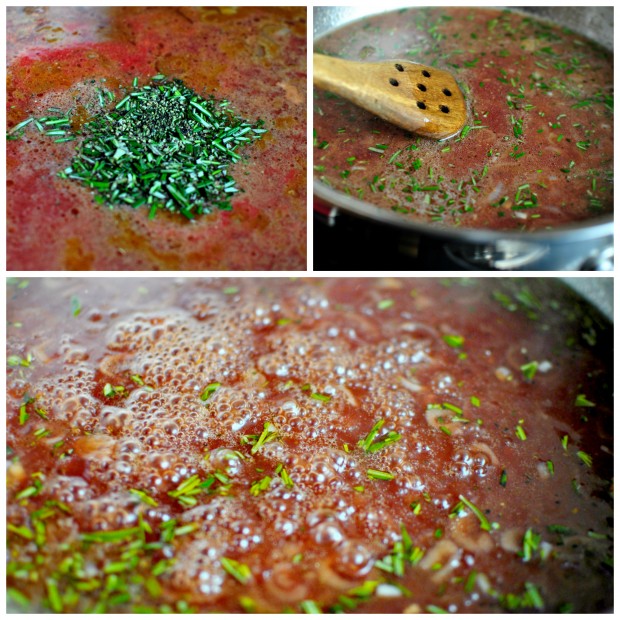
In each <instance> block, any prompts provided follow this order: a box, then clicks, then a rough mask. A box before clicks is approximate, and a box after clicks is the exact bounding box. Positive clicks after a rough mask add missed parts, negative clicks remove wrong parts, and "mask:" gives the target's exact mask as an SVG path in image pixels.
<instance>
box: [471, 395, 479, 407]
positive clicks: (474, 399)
mask: <svg viewBox="0 0 620 620" xmlns="http://www.w3.org/2000/svg"><path fill="white" fill-rule="evenodd" d="M469 401H470V402H471V404H472V405H473V406H474V407H480V399H479V398H478V397H477V396H472V397H471V398H470V399H469Z"/></svg>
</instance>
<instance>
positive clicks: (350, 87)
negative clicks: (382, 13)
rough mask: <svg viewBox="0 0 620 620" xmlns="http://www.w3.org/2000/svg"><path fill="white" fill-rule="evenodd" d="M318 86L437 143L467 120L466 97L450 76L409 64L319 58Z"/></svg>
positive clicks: (316, 65)
mask: <svg viewBox="0 0 620 620" xmlns="http://www.w3.org/2000/svg"><path fill="white" fill-rule="evenodd" d="M313 60H314V73H313V75H314V85H315V86H317V87H318V88H320V89H323V90H328V91H330V92H332V93H334V94H336V95H340V96H341V97H344V98H345V99H347V100H349V101H351V102H352V103H354V104H356V105H358V106H360V107H362V108H364V109H365V110H368V111H369V112H372V113H373V114H376V115H377V116H379V117H380V118H382V119H384V120H386V121H388V122H390V123H393V124H394V125H397V126H398V127H401V128H403V129H406V130H408V131H411V132H413V133H416V134H418V135H421V136H424V137H426V138H433V139H435V140H443V139H445V138H449V137H451V136H454V135H455V134H457V133H458V132H459V131H461V129H462V128H463V126H464V125H465V121H466V119H467V107H466V105H465V99H464V97H463V93H462V92H461V89H460V88H459V86H458V84H457V83H456V80H455V79H454V76H453V75H452V74H451V73H448V72H447V71H443V70H441V69H437V68H435V67H428V66H426V65H420V64H417V63H414V62H411V61H408V60H384V61H381V62H355V61H352V60H343V59H342V58H334V57H332V56H325V55H323V54H314V57H313Z"/></svg>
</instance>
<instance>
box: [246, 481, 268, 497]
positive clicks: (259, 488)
mask: <svg viewBox="0 0 620 620" xmlns="http://www.w3.org/2000/svg"><path fill="white" fill-rule="evenodd" d="M270 484H271V476H265V477H264V478H262V479H261V480H257V481H256V482H253V483H252V484H251V486H250V494H251V495H254V497H257V496H258V495H260V494H261V493H262V492H263V491H266V490H267V489H268V488H269V486H270Z"/></svg>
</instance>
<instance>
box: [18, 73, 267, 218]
mask: <svg viewBox="0 0 620 620" xmlns="http://www.w3.org/2000/svg"><path fill="white" fill-rule="evenodd" d="M121 90H122V91H123V92H124V95H125V96H122V97H121V99H120V101H119V102H118V103H116V104H115V105H112V106H111V107H108V106H110V104H111V103H112V102H114V100H115V95H114V93H112V92H110V91H107V90H106V89H102V88H97V89H96V92H97V95H98V99H99V108H98V112H97V113H96V114H95V116H94V117H93V118H92V119H90V120H88V122H86V123H84V124H83V125H82V127H81V128H80V129H79V130H74V129H73V128H72V125H71V118H70V115H63V114H62V112H61V111H59V110H58V108H50V109H49V110H50V112H51V115H48V116H46V117H42V118H39V119H35V118H32V117H31V118H28V119H26V120H24V121H22V122H21V123H19V124H18V125H16V126H15V127H14V128H13V129H12V130H10V131H9V132H8V134H7V138H10V139H17V138H19V136H20V135H21V134H22V133H23V131H24V128H25V127H26V126H27V125H29V124H30V123H34V125H35V126H36V127H37V129H39V131H44V132H45V133H46V134H47V135H49V136H52V137H55V136H60V137H58V138H57V139H56V140H55V142H58V143H61V142H71V141H75V140H76V139H77V138H78V137H80V138H82V139H81V141H80V142H79V143H78V146H77V149H76V154H75V156H74V158H73V160H72V161H71V164H70V165H69V166H68V167H66V168H65V169H64V170H63V171H61V172H59V173H58V176H59V177H61V178H63V179H71V180H73V181H77V182H79V183H81V184H82V185H85V186H86V187H88V188H90V189H92V190H94V192H95V194H96V195H95V200H96V202H99V203H105V204H107V205H108V206H109V207H110V208H112V207H114V206H118V205H128V206H130V207H132V208H134V209H136V208H138V207H141V206H144V207H146V208H147V209H148V210H149V216H150V217H154V216H155V214H156V213H157V211H158V210H160V209H165V210H168V211H171V212H178V213H181V214H182V215H183V216H185V217H186V218H188V219H193V218H195V217H196V216H199V215H202V214H206V213H211V212H213V211H215V210H218V209H219V210H226V211H229V210H231V208H232V205H231V198H232V197H233V196H234V194H235V193H237V192H239V191H240V189H239V188H238V187H237V186H236V182H235V180H234V178H233V177H232V176H230V174H229V166H230V165H231V164H234V163H235V162H237V161H239V160H240V159H241V155H240V154H239V153H238V151H239V150H240V149H241V148H243V147H244V146H247V145H248V144H250V143H251V142H253V141H255V140H258V139H259V138H260V137H261V135H262V134H263V133H265V132H266V131H267V130H266V129H263V124H264V123H263V121H261V120H259V121H257V122H256V123H251V122H249V121H246V120H244V119H242V118H240V117H238V116H236V115H235V114H234V113H233V112H232V111H231V110H230V108H229V107H228V101H225V100H224V101H218V100H216V99H215V98H214V97H213V96H210V97H209V98H208V99H205V98H203V97H201V96H200V95H198V94H197V93H195V92H194V91H193V90H191V89H190V88H188V87H187V86H185V84H183V82H181V81H180V80H176V79H168V78H166V77H165V76H164V75H162V74H158V75H156V76H154V77H153V78H152V80H151V82H150V83H146V84H144V85H143V86H139V84H138V78H137V77H136V78H134V79H133V81H132V85H131V89H126V88H122V87H121Z"/></svg>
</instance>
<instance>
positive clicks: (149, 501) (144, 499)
mask: <svg viewBox="0 0 620 620" xmlns="http://www.w3.org/2000/svg"><path fill="white" fill-rule="evenodd" d="M129 492H130V493H131V494H132V495H135V497H137V498H138V499H140V500H141V501H142V502H144V503H145V504H147V505H148V506H153V507H155V506H157V505H158V504H157V502H156V501H155V500H154V499H153V498H152V497H151V496H150V495H149V494H148V493H147V492H146V491H140V490H139V489H129Z"/></svg>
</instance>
